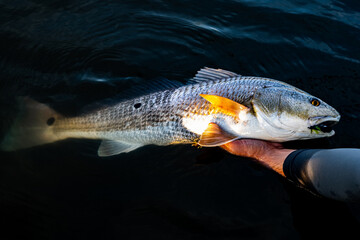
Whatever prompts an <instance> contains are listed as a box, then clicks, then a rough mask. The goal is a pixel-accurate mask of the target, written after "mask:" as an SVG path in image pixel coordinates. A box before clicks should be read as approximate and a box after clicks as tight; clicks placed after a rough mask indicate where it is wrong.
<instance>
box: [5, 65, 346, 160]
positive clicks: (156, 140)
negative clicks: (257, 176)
mask: <svg viewBox="0 0 360 240" xmlns="http://www.w3.org/2000/svg"><path fill="white" fill-rule="evenodd" d="M339 120H340V115H339V113H338V112H337V111H336V110H335V109H334V108H333V107H331V106H330V105H328V104H327V103H325V102H324V101H322V100H320V99H319V98H316V97H314V96H312V95H310V94H308V93H306V92H304V91H302V90H300V89H298V88H296V87H294V86H291V85H289V84H286V83H284V82H281V81H277V80H273V79H269V78H262V77H249V76H241V75H239V74H236V73H233V72H230V71H226V70H222V69H212V68H203V69H201V70H200V71H198V73H197V74H196V76H195V77H194V78H193V79H192V80H190V81H189V84H186V85H184V86H181V87H177V88H173V87H169V89H166V90H162V91H157V92H153V93H150V94H145V95H143V96H139V97H136V98H133V99H128V100H123V101H120V102H118V103H114V104H113V105H110V106H109V105H107V106H104V107H100V108H98V109H96V110H94V111H91V112H88V113H85V114H82V115H80V116H76V117H65V116H62V115H61V114H59V113H57V112H55V111H54V110H52V109H51V108H49V107H48V106H46V105H45V104H41V103H38V102H36V101H34V100H31V99H24V100H23V107H22V111H21V114H19V117H18V118H17V119H16V120H15V122H14V125H13V126H12V128H11V129H10V131H9V133H8V134H7V136H5V138H4V140H3V142H2V144H1V148H2V149H3V150H8V151H11V150H17V149H21V148H28V147H32V146H36V145H41V144H46V143H51V142H55V141H58V140H62V139H66V138H89V139H101V140H102V142H101V144H100V147H99V149H98V155H99V156H111V155H115V154H120V153H126V152H130V151H133V150H135V149H137V148H139V147H142V146H144V145H149V144H155V145H170V144H195V145H198V146H204V147H215V146H221V145H223V144H226V143H229V142H231V141H234V140H236V139H240V138H252V139H262V140H268V141H275V142H285V141H291V140H301V139H312V138H320V137H330V136H332V135H334V133H335V132H334V130H332V126H333V125H334V124H336V123H337V122H338V121H339Z"/></svg>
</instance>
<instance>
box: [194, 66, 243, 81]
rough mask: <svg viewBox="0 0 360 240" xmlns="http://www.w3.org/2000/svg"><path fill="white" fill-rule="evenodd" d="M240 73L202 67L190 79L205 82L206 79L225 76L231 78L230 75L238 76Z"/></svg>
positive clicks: (223, 77) (212, 79) (218, 78)
mask: <svg viewBox="0 0 360 240" xmlns="http://www.w3.org/2000/svg"><path fill="white" fill-rule="evenodd" d="M240 76H241V75H240V74H237V73H234V72H230V71H227V70H223V69H214V68H208V67H205V68H202V69H200V70H199V71H198V72H197V74H196V75H195V77H194V78H193V79H191V81H192V82H196V83H199V82H207V81H215V80H220V79H225V78H232V77H240Z"/></svg>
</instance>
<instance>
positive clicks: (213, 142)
mask: <svg viewBox="0 0 360 240" xmlns="http://www.w3.org/2000/svg"><path fill="white" fill-rule="evenodd" d="M238 138H239V137H237V136H234V135H231V134H229V133H227V132H225V131H223V130H222V129H221V128H220V127H219V126H218V125H217V124H216V123H209V125H208V127H207V129H206V130H205V131H204V132H203V134H202V135H201V137H200V141H199V145H200V146H205V147H216V146H221V145H223V144H226V143H229V142H232V141H234V140H236V139H238Z"/></svg>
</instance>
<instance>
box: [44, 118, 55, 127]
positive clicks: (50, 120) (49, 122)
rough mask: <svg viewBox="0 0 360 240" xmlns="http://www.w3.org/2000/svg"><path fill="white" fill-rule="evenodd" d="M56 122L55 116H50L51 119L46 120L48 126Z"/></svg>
mask: <svg viewBox="0 0 360 240" xmlns="http://www.w3.org/2000/svg"><path fill="white" fill-rule="evenodd" d="M54 122H55V118H53V117H51V118H49V119H48V120H47V121H46V124H47V125H48V126H51V125H53V124H54Z"/></svg>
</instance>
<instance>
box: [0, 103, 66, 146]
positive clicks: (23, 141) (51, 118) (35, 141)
mask: <svg viewBox="0 0 360 240" xmlns="http://www.w3.org/2000/svg"><path fill="white" fill-rule="evenodd" d="M19 104H20V105H19V113H18V116H17V117H16V119H15V121H14V123H13V125H12V126H11V128H10V130H9V132H8V133H7V134H6V135H5V138H4V139H3V141H2V142H1V144H0V148H1V149H2V150H4V151H14V150H17V149H22V148H29V147H33V146H37V145H42V144H45V143H51V142H54V141H57V140H59V138H58V137H57V136H56V134H54V131H53V128H54V124H55V122H56V120H57V119H58V118H59V117H60V115H59V114H58V113H56V112H55V111H54V110H52V109H51V108H50V107H48V106H46V105H45V104H42V103H39V102H36V101H34V100H32V99H30V98H21V99H19Z"/></svg>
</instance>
